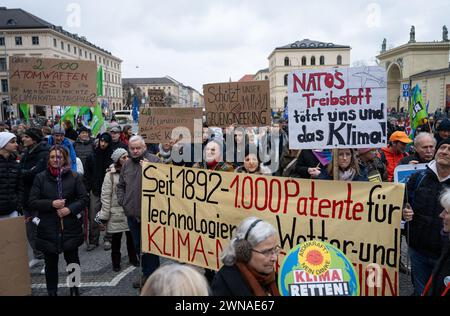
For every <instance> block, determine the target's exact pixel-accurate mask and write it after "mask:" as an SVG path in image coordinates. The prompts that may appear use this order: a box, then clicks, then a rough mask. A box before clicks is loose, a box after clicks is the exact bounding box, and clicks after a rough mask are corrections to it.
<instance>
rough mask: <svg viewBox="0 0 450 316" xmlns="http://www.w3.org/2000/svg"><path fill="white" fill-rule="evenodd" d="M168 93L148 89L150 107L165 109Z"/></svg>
mask: <svg viewBox="0 0 450 316" xmlns="http://www.w3.org/2000/svg"><path fill="white" fill-rule="evenodd" d="M165 99H166V93H165V92H164V90H158V89H148V104H149V107H163V106H165V105H166V102H165Z"/></svg>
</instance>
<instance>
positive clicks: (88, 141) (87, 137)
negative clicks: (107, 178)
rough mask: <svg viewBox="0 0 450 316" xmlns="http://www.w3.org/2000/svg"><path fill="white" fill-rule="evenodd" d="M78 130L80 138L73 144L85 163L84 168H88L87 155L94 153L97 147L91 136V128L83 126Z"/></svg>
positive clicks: (78, 155)
mask: <svg viewBox="0 0 450 316" xmlns="http://www.w3.org/2000/svg"><path fill="white" fill-rule="evenodd" d="M78 130H79V135H78V139H77V140H76V141H75V143H74V144H73V148H74V149H75V153H76V155H77V157H78V158H80V160H81V162H82V164H83V169H86V160H87V157H89V156H90V155H92V153H93V152H94V149H95V145H94V140H93V139H92V137H91V130H90V129H89V128H87V127H85V126H81V127H80V128H79V129H78Z"/></svg>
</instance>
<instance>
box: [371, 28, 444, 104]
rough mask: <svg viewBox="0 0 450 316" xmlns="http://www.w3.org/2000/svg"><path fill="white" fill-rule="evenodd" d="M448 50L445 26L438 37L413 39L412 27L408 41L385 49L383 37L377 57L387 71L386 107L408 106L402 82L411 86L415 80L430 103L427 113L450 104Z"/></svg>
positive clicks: (425, 100) (426, 100)
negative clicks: (425, 39)
mask: <svg viewBox="0 0 450 316" xmlns="http://www.w3.org/2000/svg"><path fill="white" fill-rule="evenodd" d="M449 52H450V42H449V41H448V35H447V28H446V27H445V26H444V27H443V34H442V40H440V41H434V42H416V40H415V29H414V27H412V28H411V31H410V40H409V42H408V43H406V44H404V45H401V46H398V47H395V48H392V49H389V50H386V40H384V41H383V44H382V48H381V52H380V54H379V55H378V56H377V59H378V60H379V61H380V65H381V66H384V67H385V68H386V71H387V78H388V106H389V108H395V109H396V110H400V109H401V108H403V109H405V110H407V109H408V97H407V96H406V95H407V94H405V95H404V85H409V86H410V87H414V86H415V85H416V84H418V85H419V86H420V89H421V90H422V94H423V97H424V102H425V103H428V102H429V104H430V105H429V112H430V113H433V112H434V111H435V110H436V109H437V108H442V109H445V107H450V68H449ZM405 88H407V86H405ZM446 99H447V100H446Z"/></svg>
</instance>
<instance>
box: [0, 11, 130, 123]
mask: <svg viewBox="0 0 450 316" xmlns="http://www.w3.org/2000/svg"><path fill="white" fill-rule="evenodd" d="M9 56H23V57H43V58H63V59H75V60H92V61H95V62H97V67H100V66H102V67H103V90H104V91H103V96H100V97H98V102H99V103H100V104H102V106H103V110H104V112H105V113H108V112H111V111H114V110H119V109H121V108H122V107H123V98H122V70H121V64H122V60H121V59H120V58H118V57H115V56H113V55H112V54H111V52H108V51H107V50H105V49H103V48H100V47H98V46H96V45H94V44H92V43H91V42H89V41H88V40H87V39H86V38H85V37H84V36H79V35H77V34H72V33H70V32H67V31H65V30H64V29H63V28H62V27H61V26H55V25H53V24H51V23H49V22H46V21H44V20H42V19H40V18H38V17H37V16H34V15H33V14H31V13H29V12H26V11H24V10H22V9H8V8H6V7H0V80H1V90H0V93H1V99H2V106H1V111H0V119H1V120H4V119H6V118H7V117H8V115H9V113H8V112H10V113H13V114H14V116H15V117H19V115H20V114H19V113H18V112H19V111H18V107H17V105H10V104H9V94H8V69H9V67H8V57H9ZM31 114H36V115H38V116H46V117H48V116H50V115H52V110H51V108H50V106H45V105H34V106H32V107H31Z"/></svg>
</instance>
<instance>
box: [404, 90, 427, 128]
mask: <svg viewBox="0 0 450 316" xmlns="http://www.w3.org/2000/svg"><path fill="white" fill-rule="evenodd" d="M409 118H410V124H411V134H412V135H414V132H415V131H416V128H417V126H420V125H422V124H423V120H424V119H426V118H428V113H427V108H426V106H425V102H424V101H423V97H422V91H421V90H420V88H419V85H416V86H415V87H414V89H413V90H412V91H411V103H410V104H409Z"/></svg>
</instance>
